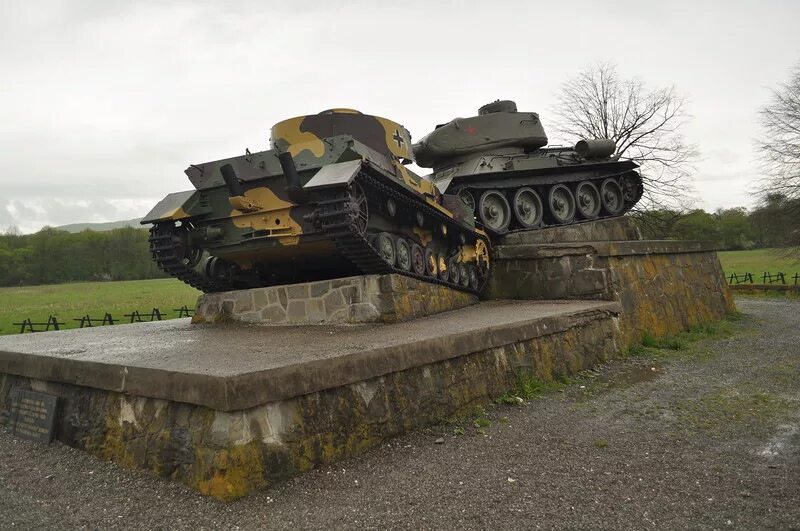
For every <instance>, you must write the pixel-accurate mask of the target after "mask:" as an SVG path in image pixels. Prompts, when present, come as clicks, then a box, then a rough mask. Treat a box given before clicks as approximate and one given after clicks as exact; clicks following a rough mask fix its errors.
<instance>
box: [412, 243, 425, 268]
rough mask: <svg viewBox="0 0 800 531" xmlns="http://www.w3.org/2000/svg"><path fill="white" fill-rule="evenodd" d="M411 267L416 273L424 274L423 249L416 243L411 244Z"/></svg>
mask: <svg viewBox="0 0 800 531" xmlns="http://www.w3.org/2000/svg"><path fill="white" fill-rule="evenodd" d="M411 269H412V270H413V271H414V273H416V274H418V275H424V274H425V251H423V250H422V247H420V246H419V245H417V244H416V243H412V244H411Z"/></svg>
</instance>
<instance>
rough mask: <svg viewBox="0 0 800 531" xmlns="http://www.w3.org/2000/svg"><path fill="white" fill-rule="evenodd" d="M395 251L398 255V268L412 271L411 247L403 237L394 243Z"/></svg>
mask: <svg viewBox="0 0 800 531" xmlns="http://www.w3.org/2000/svg"><path fill="white" fill-rule="evenodd" d="M394 250H395V254H396V255H397V267H399V268H400V269H402V270H403V271H411V246H410V245H408V242H407V241H406V240H405V239H404V238H401V237H399V236H398V237H397V238H396V239H395V241H394Z"/></svg>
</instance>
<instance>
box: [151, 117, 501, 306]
mask: <svg viewBox="0 0 800 531" xmlns="http://www.w3.org/2000/svg"><path fill="white" fill-rule="evenodd" d="M270 144H271V146H270V147H271V149H270V150H268V151H262V152H259V153H250V152H249V151H247V152H246V153H245V154H244V155H241V156H238V157H233V158H228V159H223V160H217V161H214V162H206V163H203V164H193V165H191V166H189V168H188V169H187V170H186V175H187V176H188V178H189V180H190V181H191V183H192V185H193V186H194V190H188V191H185V192H177V193H173V194H169V195H168V196H167V197H166V198H164V199H163V200H162V201H161V202H159V203H158V204H157V205H156V206H155V207H154V208H153V210H152V211H151V212H150V213H148V214H147V216H145V218H144V219H143V220H142V223H143V224H153V226H152V228H151V230H150V251H151V253H152V255H153V259H154V260H155V261H156V262H157V264H158V265H159V267H160V268H161V269H163V270H164V271H166V272H167V273H169V274H170V275H172V276H174V277H177V278H179V279H181V280H183V281H184V282H186V283H188V284H190V285H192V286H194V287H196V288H198V289H200V290H202V291H206V292H212V291H226V290H230V289H241V288H248V287H258V286H269V285H275V284H286V283H294V282H305V281H312V280H324V279H330V278H337V277H342V276H348V275H356V274H373V273H401V274H403V275H408V276H412V277H416V278H420V279H424V280H428V281H431V282H437V283H440V284H444V285H447V286H451V287H453V288H457V289H460V290H464V291H469V292H478V291H480V289H481V287H482V286H483V284H484V282H485V280H486V277H487V274H488V268H489V239H488V236H487V234H486V233H485V232H483V231H482V230H480V229H477V228H476V227H475V220H474V217H473V216H472V214H471V212H469V210H468V209H467V208H466V207H465V206H464V204H463V202H462V201H461V200H460V199H459V198H458V196H454V195H443V194H441V193H440V192H439V190H438V189H437V188H436V187H435V186H434V185H433V183H431V182H430V181H429V180H426V179H423V178H421V177H419V176H418V175H416V174H414V173H413V172H411V171H409V170H408V169H407V168H406V167H405V166H404V164H405V163H408V162H411V161H413V153H412V151H411V137H410V135H409V133H408V131H407V130H406V129H405V128H404V127H403V126H402V125H400V124H398V123H395V122H393V121H391V120H387V119H385V118H380V117H377V116H370V115H366V114H362V113H360V112H357V111H354V110H350V109H333V110H329V111H324V112H321V113H319V114H315V115H308V116H299V117H297V118H291V119H289V120H285V121H282V122H280V123H278V124H276V125H275V126H273V127H272V131H271V139H270Z"/></svg>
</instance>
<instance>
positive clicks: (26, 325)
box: [11, 304, 194, 334]
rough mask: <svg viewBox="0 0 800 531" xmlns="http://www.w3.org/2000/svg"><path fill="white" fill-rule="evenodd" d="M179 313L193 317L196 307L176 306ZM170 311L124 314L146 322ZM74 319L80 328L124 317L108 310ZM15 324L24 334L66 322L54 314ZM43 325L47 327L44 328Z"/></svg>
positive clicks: (132, 321) (180, 315) (115, 321)
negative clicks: (116, 317)
mask: <svg viewBox="0 0 800 531" xmlns="http://www.w3.org/2000/svg"><path fill="white" fill-rule="evenodd" d="M172 311H173V312H176V313H177V314H178V318H180V317H192V315H194V308H189V306H187V305H186V304H184V305H183V306H181V307H180V308H175V309H173V310H172ZM167 313H168V312H162V311H161V310H159V309H158V308H153V309H152V310H150V313H147V312H140V311H139V310H134V311H132V312H131V313H126V314H123V315H124V316H125V317H128V318H129V319H130V322H131V323H146V322H152V321H163V320H164V319H165V318H166V316H167ZM72 320H73V321H75V322H77V323H78V324H79V326H80V328H92V327H94V326H106V325H109V326H111V325H115V324H117V323H119V322H122V319H114V317H112V316H111V314H110V313H109V312H106V313H105V315H103V317H102V318H92V317H91V316H90V315H89V314H88V313H87V314H86V315H83V316H81V317H76V318H74V319H72ZM11 324H13V325H14V326H18V327H20V328H19V333H20V334H24V333H26V332H48V331H50V330H51V329H52V330H62V327H63V326H64V324H65V323H63V322H59V321H58V319H57V318H56V317H54V316H52V315H51V316H49V317H48V318H47V321H46V322H41V323H35V322H33V320H32V319H31V318H30V317H29V318H27V319H23V320H22V321H20V322H17V323H11ZM41 327H45V328H44V329H42V328H41Z"/></svg>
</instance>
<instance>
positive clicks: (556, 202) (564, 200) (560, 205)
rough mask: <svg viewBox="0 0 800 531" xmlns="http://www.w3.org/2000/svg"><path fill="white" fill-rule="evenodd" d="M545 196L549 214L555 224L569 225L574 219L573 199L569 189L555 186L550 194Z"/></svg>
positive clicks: (560, 185) (559, 185)
mask: <svg viewBox="0 0 800 531" xmlns="http://www.w3.org/2000/svg"><path fill="white" fill-rule="evenodd" d="M547 196H548V201H547V202H548V203H549V204H550V214H551V215H552V216H553V221H555V222H556V224H558V225H563V224H565V223H570V222H571V221H572V220H573V219H574V218H575V197H574V196H573V195H572V192H570V190H569V188H567V187H566V186H564V185H563V184H557V185H555V186H553V187H552V188H551V189H550V193H549V194H547Z"/></svg>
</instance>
